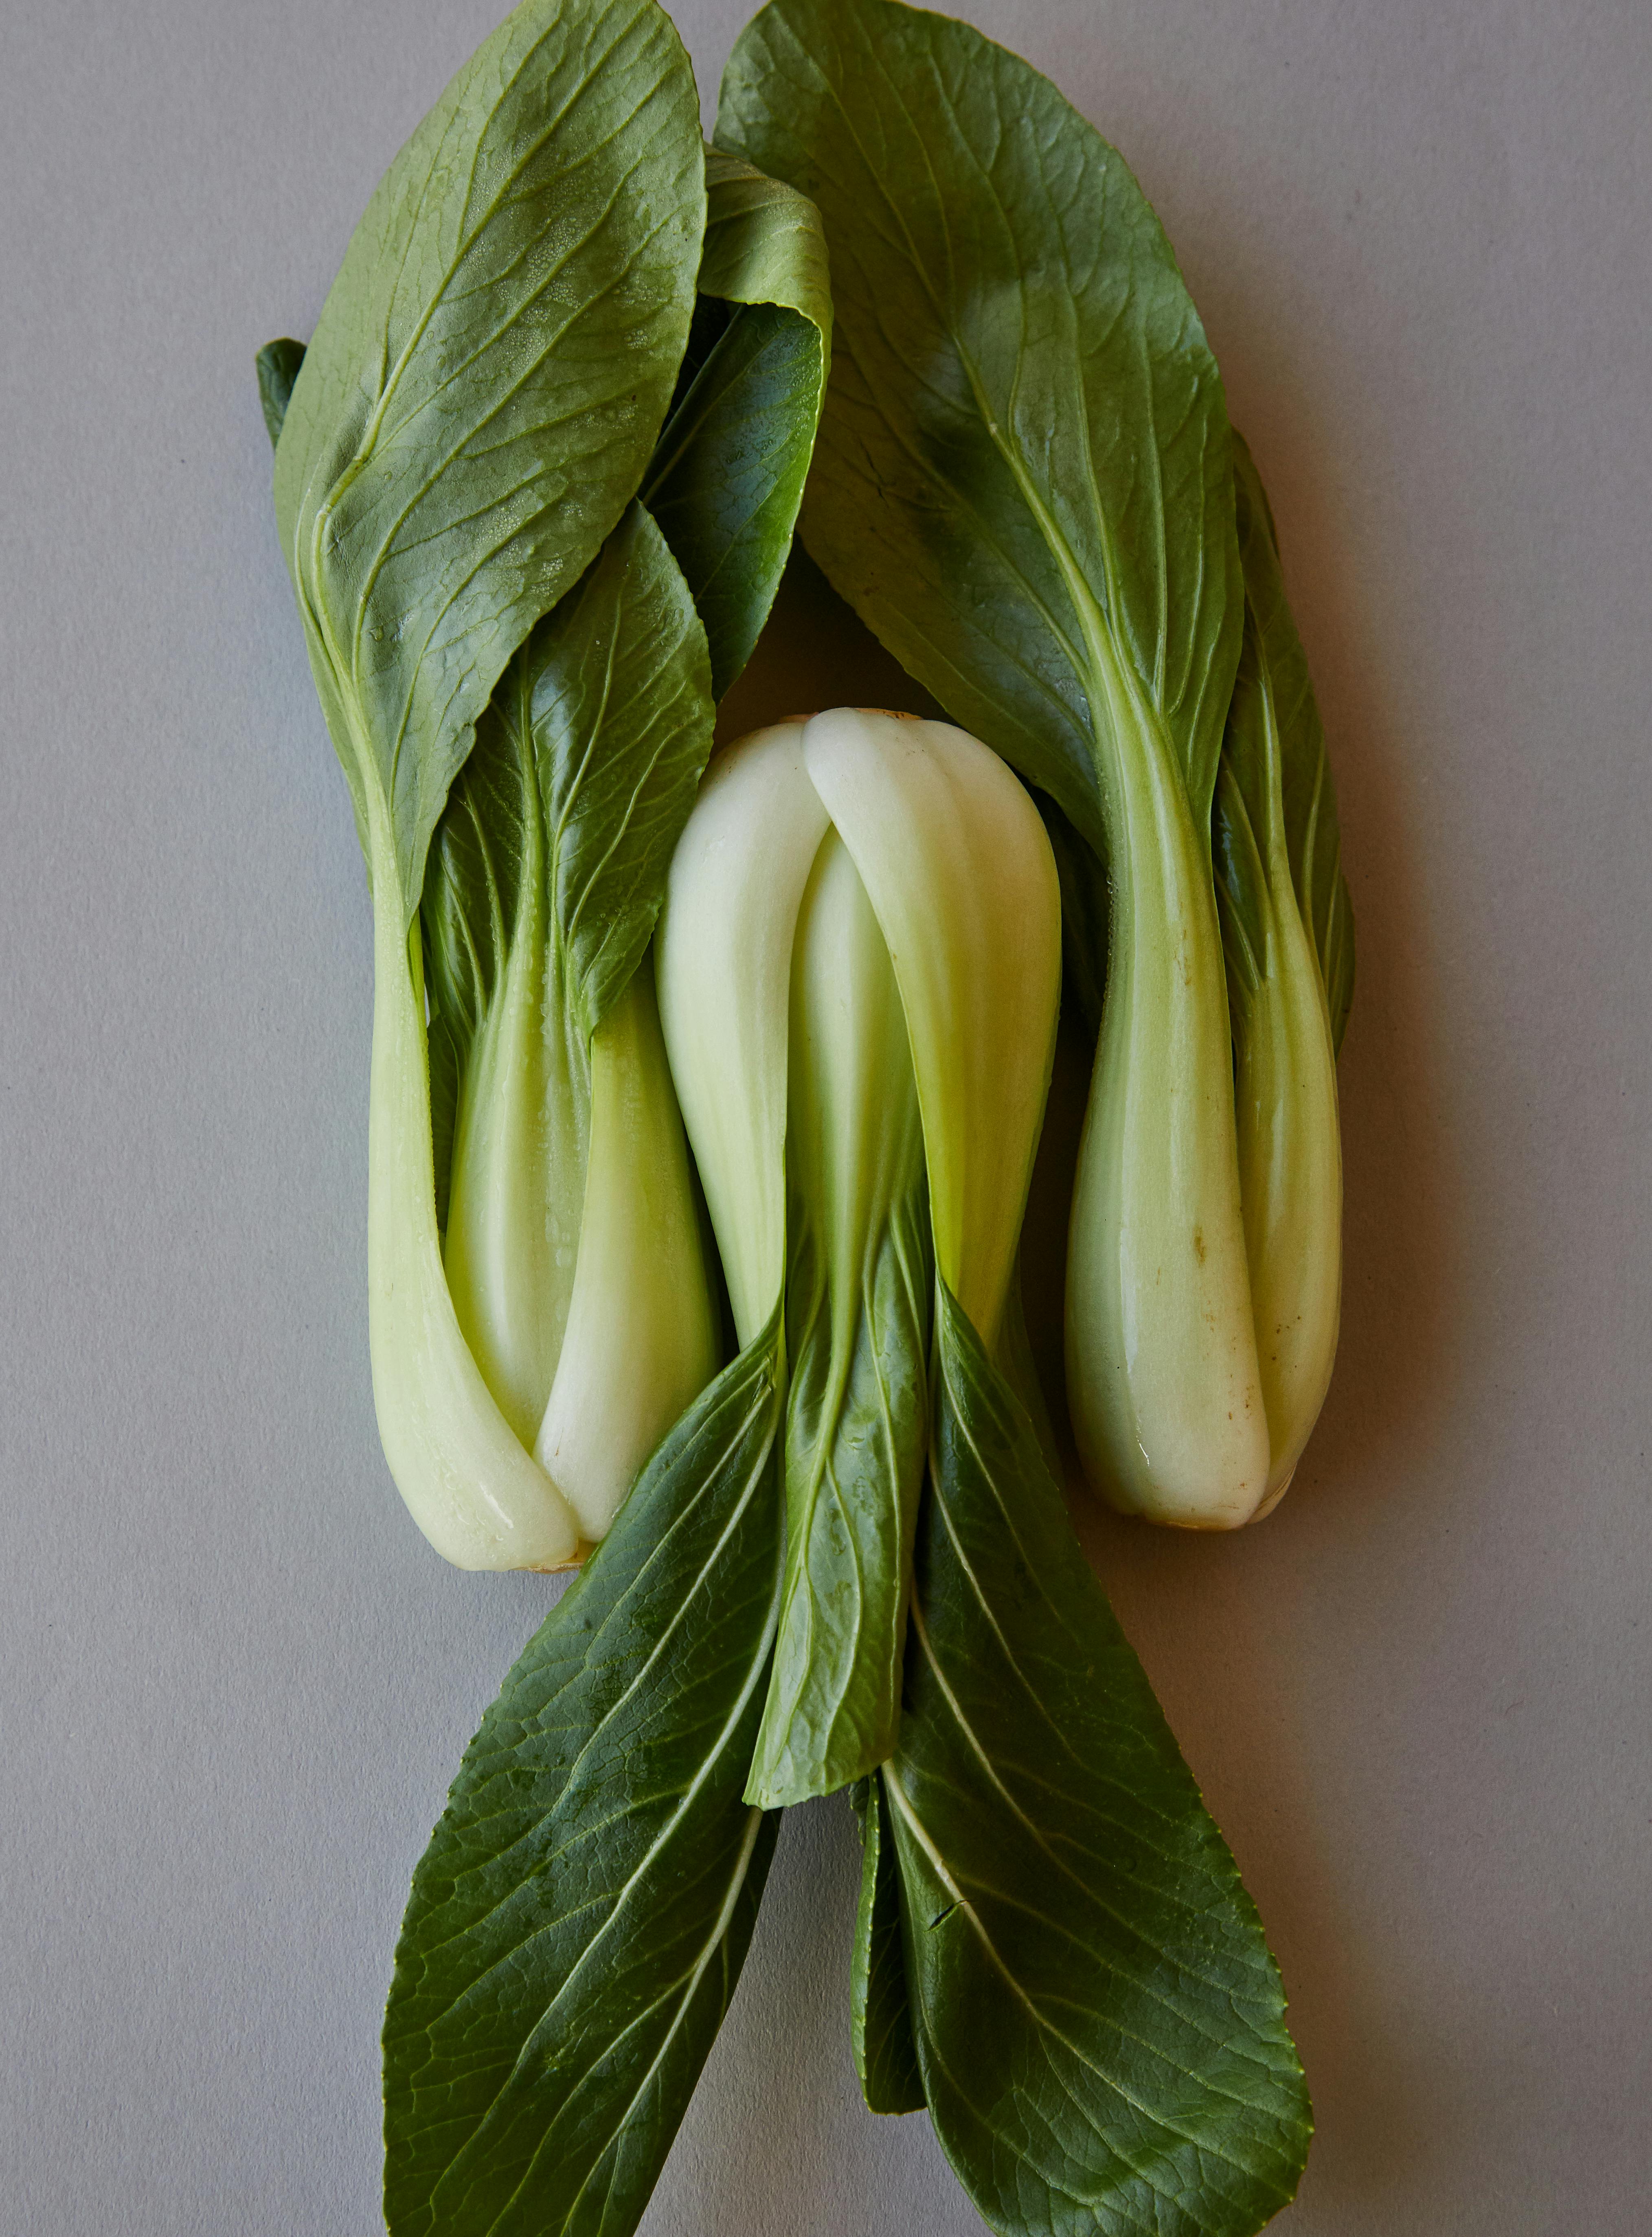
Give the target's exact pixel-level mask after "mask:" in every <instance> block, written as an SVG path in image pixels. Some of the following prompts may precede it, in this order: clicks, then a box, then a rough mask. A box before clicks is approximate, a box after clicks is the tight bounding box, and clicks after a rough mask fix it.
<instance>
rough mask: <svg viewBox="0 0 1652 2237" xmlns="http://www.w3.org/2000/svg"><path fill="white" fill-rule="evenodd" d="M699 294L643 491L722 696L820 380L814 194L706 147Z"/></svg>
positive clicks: (751, 634)
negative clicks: (700, 625)
mask: <svg viewBox="0 0 1652 2237" xmlns="http://www.w3.org/2000/svg"><path fill="white" fill-rule="evenodd" d="M705 165H706V186H707V190H708V197H709V200H708V208H707V214H706V229H705V246H704V254H703V255H702V258H701V263H700V274H699V288H700V296H701V300H700V304H699V306H698V308H697V312H696V315H695V324H694V331H693V334H692V336H691V340H690V344H689V348H688V352H687V354H686V356H685V358H684V365H683V369H682V372H681V373H680V375H679V377H678V381H677V394H676V397H675V399H674V400H673V404H672V408H671V416H670V418H669V419H668V420H667V421H666V424H665V426H664V431H663V432H662V433H661V436H660V439H659V444H658V446H657V450H656V452H655V457H654V460H653V463H652V465H651V468H650V471H649V477H648V480H647V483H646V484H645V485H644V496H645V498H646V499H647V502H648V505H649V508H650V510H651V511H652V512H653V514H654V516H655V518H657V520H658V522H659V524H660V526H661V527H662V529H664V532H665V536H666V539H667V541H668V542H669V543H670V544H671V549H672V551H674V552H675V553H676V555H677V561H678V564H680V565H681V567H682V569H683V572H684V575H685V576H686V577H687V578H688V581H689V584H690V585H691V588H692V590H693V592H694V596H695V599H696V602H697V604H698V606H699V609H700V613H701V616H702V618H703V619H704V623H705V629H706V636H707V637H708V639H709V641H710V648H711V672H712V678H713V685H714V689H715V690H716V692H717V696H718V698H721V697H722V696H723V695H724V692H725V691H726V690H728V688H729V686H730V684H731V683H733V681H734V679H735V677H736V676H738V675H739V673H740V671H741V670H742V669H743V667H744V666H745V664H746V662H747V660H748V659H749V658H750V654H751V649H752V647H753V645H755V644H756V643H757V637H758V634H759V632H760V631H761V630H762V628H763V623H764V622H765V621H766V620H767V618H768V615H769V609H770V606H771V605H772V604H773V603H774V597H775V592H776V590H777V589H778V588H779V586H780V577H781V574H782V571H783V569H784V567H785V564H786V555H787V554H788V552H789V551H790V549H791V539H792V531H793V530H794V528H795V526H796V519H797V507H798V505H799V503H800V502H801V500H802V498H803V483H804V480H805V478H806V477H807V475H808V472H809V458H810V455H811V453H812V452H813V449H814V444H815V431H816V426H817V425H818V423H819V419H820V412H821V406H822V403H823V399H824V396H825V390H826V371H827V364H828V360H829V352H830V337H831V296H830V294H829V289H828V286H827V277H826V248H825V242H824V241H823V237H822V234H821V229H820V220H819V217H818V215H817V214H816V211H815V209H814V208H813V207H812V205H811V204H810V203H809V202H807V201H805V200H804V199H803V196H802V195H798V194H795V193H794V192H793V191H792V189H791V188H790V187H786V186H783V185H781V184H780V183H779V182H778V181H776V180H774V179H768V178H765V177H764V176H763V174H762V173H761V172H759V171H756V170H754V169H753V168H752V167H751V166H750V164H749V163H744V162H741V161H740V160H739V159H738V158H737V157H736V156H732V155H724V154H723V153H722V152H721V151H720V150H719V149H717V148H707V149H706V151H705Z"/></svg>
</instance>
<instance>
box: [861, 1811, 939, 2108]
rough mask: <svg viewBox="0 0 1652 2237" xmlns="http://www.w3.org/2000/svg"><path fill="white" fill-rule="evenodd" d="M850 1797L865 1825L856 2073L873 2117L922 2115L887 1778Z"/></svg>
mask: <svg viewBox="0 0 1652 2237" xmlns="http://www.w3.org/2000/svg"><path fill="white" fill-rule="evenodd" d="M849 1800H850V1801H851V1802H852V1803H853V1804H854V1805H855V1814H856V1817H857V1818H859V1819H860V1823H861V1894H860V1901H859V1903H858V1904H857V1905H856V1912H855V1957H854V1968H853V1971H852V1973H851V1976H850V1980H849V2023H850V2027H851V2029H852V2032H853V2037H854V2044H855V2071H856V2074H858V2075H859V2076H860V2078H861V2094H862V2096H863V2097H864V2098H865V2100H866V2102H867V2105H868V2107H869V2109H870V2110H871V2111H872V2112H874V2113H918V2112H922V2109H923V2077H922V2075H921V2074H920V2073H919V2072H918V2053H917V2046H916V2045H915V2042H913V2040H912V2015H911V2012H910V2010H909V2009H908V2005H907V1997H906V1963H905V1960H904V1959H903V1957H902V1955H901V1889H900V1879H899V1876H898V1874H897V1872H896V1870H895V1847H894V1844H893V1843H892V1842H891V1840H890V1838H889V1821H888V1816H887V1810H888V1805H887V1804H886V1803H885V1802H884V1799H883V1782H882V1777H881V1776H880V1774H878V1773H877V1772H874V1773H873V1774H872V1776H871V1777H870V1778H862V1779H857V1780H856V1783H855V1785H853V1786H851V1787H850V1789H849Z"/></svg>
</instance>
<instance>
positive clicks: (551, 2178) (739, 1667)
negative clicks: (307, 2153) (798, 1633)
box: [384, 1316, 780, 2237]
mask: <svg viewBox="0 0 1652 2237" xmlns="http://www.w3.org/2000/svg"><path fill="white" fill-rule="evenodd" d="M779 1375H780V1360H779V1328H778V1319H777V1316H776V1321H774V1322H772V1323H770V1327H769V1328H768V1329H767V1330H765V1331H764V1333H763V1336H762V1337H761V1339H760V1340H759V1341H758V1342H757V1343H754V1344H752V1345H751V1346H750V1347H749V1348H748V1349H747V1350H746V1351H744V1352H743V1354H742V1355H741V1356H740V1357H739V1358H738V1359H737V1360H736V1361H735V1363H733V1365H732V1366H730V1368H728V1369H725V1370H724V1374H723V1375H722V1376H719V1378H718V1379H717V1382H715V1383H713V1384H712V1386H711V1388H710V1389H709V1390H707V1391H706V1392H705V1393H704V1395H703V1396H701V1398H700V1399H699V1400H698V1401H697V1402H696V1404H695V1405H694V1406H693V1407H692V1408H691V1409H690V1411H689V1412H688V1413H687V1414H686V1415H684V1418H683V1420H682V1421H681V1422H679V1423H678V1425H677V1428H676V1429H674V1430H673V1431H672V1432H671V1435H670V1436H669V1437H668V1438H667V1439H666V1441H665V1442H664V1444H663V1445H662V1446H661V1447H660V1449H659V1450H658V1452H657V1454H656V1455H655V1456H654V1458H653V1460H652V1461H651V1462H650V1463H649V1466H648V1468H647V1469H646V1470H645V1471H644V1474H643V1475H642V1477H641V1478H640V1479H639V1481H638V1484H637V1487H636V1488H635V1489H634V1490H633V1492H632V1493H631V1497H630V1498H629V1499H628V1500H627V1501H626V1502H625V1504H624V1507H623V1508H621V1509H620V1512H619V1514H618V1518H617V1520H616V1521H615V1524H614V1527H613V1528H612V1530H611V1532H610V1534H609V1535H608V1536H607V1537H606V1538H605V1540H604V1541H603V1543H602V1544H601V1546H599V1547H598V1549H597V1551H596V1553H595V1554H593V1555H592V1556H591V1560H590V1561H589V1563H588V1564H587V1566H586V1567H585V1570H584V1572H583V1573H582V1574H581V1575H580V1576H579V1577H578V1579H577V1580H576V1581H575V1582H574V1584H573V1585H572V1587H570V1589H569V1590H568V1592H567V1593H566V1594H565V1596H564V1598H563V1599H562V1600H560V1601H559V1602H558V1605H557V1606H556V1607H554V1608H553V1609H552V1612H551V1613H550V1614H549V1616H547V1617H546V1619H545V1623H544V1624H543V1625H542V1626H541V1627H540V1629H539V1633H537V1634H536V1636H535V1637H534V1639H533V1640H532V1642H531V1643H530V1645H529V1646H528V1647H527V1649H526V1650H525V1653H523V1655H522V1657H521V1659H520V1660H519V1662H518V1663H517V1665H516V1666H515V1668H514V1669H513V1670H512V1673H511V1674H510V1676H509V1677H508V1678H507V1679H506V1682H505V1686H504V1689H503V1691H502V1692H501V1693H500V1695H499V1699H498V1701H497V1702H496V1703H495V1704H494V1706H492V1708H491V1709H490V1710H489V1711H488V1712H487V1715H486V1718H485V1719H483V1723H482V1727H481V1730H480V1731H479V1732H478V1734H477V1736H476V1738H475V1739H474V1740H473V1741H472V1744H471V1746H470V1748H469V1749H468V1751H467V1752H466V1757H465V1761H464V1764H463V1765H462V1767H461V1769H460V1771H459V1777H458V1778H457V1779H456V1780H455V1781H454V1785H453V1793H452V1796H451V1798H450V1799H449V1803H448V1806H447V1810H446V1814H445V1816H444V1817H443V1818H442V1820H441V1823H440V1825H439V1826H438V1827H437V1829H436V1831H435V1833H434V1834H433V1837H432V1839H431V1844H430V1846H429V1848H428V1850H427V1851H426V1853H425V1856H424V1858H423V1859H422V1860H421V1862H420V1865H419V1869H418V1871H417V1872H416V1873H415V1875H414V1877H413V1895H412V1898H411V1900H410V1902H409V1904H408V1906H407V1914H406V1919H405V1921H404V1923H403V1926H402V1932H401V1940H400V1944H399V1946H398V1949H397V1952H396V1970H395V1978H394V1981H393V1985H392V1988H391V1992H390V2001H389V2005H388V2008H387V2012H386V2016H385V2035H384V2049H385V2144H386V2172H385V2216H386V2220H387V2223H388V2226H389V2228H390V2231H391V2237H483V2234H484V2233H486V2237H545V2233H546V2232H549V2231H552V2230H555V2231H557V2232H558V2233H561V2237H575V2233H591V2237H596V2233H598V2232H600V2233H601V2237H627V2233H629V2232H631V2230H634V2229H635V2228H636V2227H637V2224H638V2220H639V2219H640V2217H641V2215H642V2213H643V2209H644V2206H645V2204H646V2202H647V2200H648V2195H649V2193H650V2191H651V2188H652V2187H653V2184H654V2182H655V2181H656V2179H657V2175H658V2174H659V2170H660V2168H661V2167H662V2165H663V2164H664V2159H665V2155H666V2152H667V2151H668V2149H669V2148H670V2146H671V2138H672V2136H673V2135H674V2134H675V2133H676V2130H677V2124H678V2123H679V2122H680V2121H681V2119H682V2116H683V2113H684V2108H686V2106H687V2103H688V2101H689V2098H690V2096H691V2094H692V2091H693V2089H694V2084H695V2082H696V2081H697V2078H698V2075H699V2071H700V2068H701V2066H702V2064H703V2063H704V2059H705V2056H706V2053H707V2051H708V2050H709V2049H710V2045H711V2042H712V2039H713V2037H714V2036H715V2035H716V2032H717V2027H718V2025H719V2023H721V2020H722V2017H723V2014H724V2010H725V2009H727V2006H728V2003H729V1999H730V1996H731V1995H732V1994H733V1991H734V1986H735V1983H736V1981H737V1978H738V1976H739V1971H740V1966H741V1963H742V1960H743V1957H744V1954H745V1950H746V1945H747V1943H748V1942H749V1940H750V1933H751V1927H752V1924H753V1921H754V1919H755V1917H756V1913H757V1902H758V1897H759V1895H760V1893H761V1890H762V1885H763V1876H764V1873H765V1871H766V1870H767V1867H768V1861H769V1856H770V1849H771V1847H772V1844H773V1837H774V1830H775V1820H774V1819H773V1818H770V1817H765V1816H764V1814H763V1812H762V1811H757V1810H753V1809H751V1808H750V1807H749V1806H748V1805H746V1804H744V1803H743V1801H742V1799H741V1788H742V1786H743V1783H744V1779H745V1772H746V1765H747V1764H748V1762H749V1761H750V1752H751V1744H752V1739H753V1738H754V1736H755V1733H756V1729H757V1713H758V1709H759V1706H760V1704H761V1701H762V1696H763V1681H764V1679H765V1677H766V1674H767V1669H768V1662H769V1655H770V1647H771V1645H772V1641H773V1638H774V1625H775V1614H776V1607H777V1604H778V1593H779V1583H780V1544H779V1530H778V1486H777V1483H776V1433H777V1429H778V1426H779V1419H780V1395H779Z"/></svg>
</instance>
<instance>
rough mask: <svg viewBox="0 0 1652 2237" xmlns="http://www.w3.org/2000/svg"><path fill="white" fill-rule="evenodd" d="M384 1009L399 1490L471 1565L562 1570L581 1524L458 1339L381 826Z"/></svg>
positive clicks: (372, 1122) (375, 1317) (407, 966)
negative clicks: (501, 1408) (444, 1257)
mask: <svg viewBox="0 0 1652 2237" xmlns="http://www.w3.org/2000/svg"><path fill="white" fill-rule="evenodd" d="M372 821H373V828H372V830H371V834H370V838H371V844H372V849H373V854H372V861H373V1071H372V1088H371V1099H370V1107H369V1115H368V1130H367V1285H368V1340H369V1347H370V1349H371V1352H372V1357H373V1402H374V1404H375V1405H376V1407H377V1409H378V1415H379V1433H380V1437H381V1438H382V1440H383V1442H384V1451H385V1458H386V1460H387V1462H389V1464H390V1473H391V1475H393V1477H394V1479H395V1481H396V1487H397V1488H398V1490H399V1491H400V1493H401V1495H402V1497H403V1499H405V1500H406V1502H407V1507H408V1509H409V1511H410V1512H411V1514H412V1515H413V1520H414V1521H415V1522H417V1523H418V1525H419V1527H420V1529H421V1530H422V1531H423V1532H424V1534H425V1535H426V1538H428V1539H429V1541H430V1542H431V1544H432V1545H433V1547H435V1548H436V1551H437V1552H438V1553H439V1554H442V1555H443V1556H444V1557H445V1558H446V1560H447V1561H452V1562H453V1563H454V1564H455V1565H456V1566H457V1567H459V1568H461V1569H554V1568H559V1567H563V1566H564V1565H565V1563H566V1562H567V1561H569V1560H570V1559H571V1558H572V1555H573V1554H574V1552H575V1549H576V1547H577V1544H578V1524H577V1523H576V1521H575V1520H574V1516H573V1514H572V1510H571V1509H570V1508H569V1507H568V1505H567V1504H566V1502H565V1501H564V1500H563V1499H562V1497H561V1495H559V1494H558V1491H557V1488H556V1487H555V1485H554V1484H552V1481H551V1480H550V1479H549V1477H548V1476H547V1475H545V1471H544V1469H543V1468H540V1467H539V1465H538V1463H537V1462H535V1461H534V1460H533V1458H532V1455H531V1454H529V1453H528V1452H527V1451H526V1450H525V1448H524V1447H523V1445H522V1443H521V1442H520V1440H519V1438H518V1437H517V1435H515V1433H514V1431H513V1430H512V1428H511V1425H510V1423H509V1422H507V1421H506V1418H505V1416H504V1415H503V1414H502V1413H501V1412H500V1411H499V1407H498V1405H497V1404H496V1403H495V1402H494V1399H493V1396H492V1393H491V1392H490V1390H489V1389H488V1387H487V1385H486V1382H484V1380H483V1378H482V1376H481V1373H480V1370H479V1369H478V1367H477V1364H476V1362H475V1360H474V1358H473V1357H472V1355H471V1350H470V1347H469V1345H468V1344H467V1343H466V1341H465V1337H464V1336H463V1334H462V1333H461V1331H460V1329H459V1321H458V1317H457V1316H456V1315H455V1313H454V1310H453V1299H452V1297H451V1296H450V1294H449V1292H448V1287H447V1277H446V1272H445V1271H444V1269H443V1265H442V1254H441V1241H440V1237H439V1234H438V1231H437V1227H436V1196H435V1186H434V1182H433V1177H432V1174H433V1169H432V1158H431V1137H430V1088H429V1078H428V1072H427V1055H426V1038H425V1005H424V985H423V972H422V967H421V965H420V952H419V946H418V939H417V934H416V933H415V934H414V936H413V938H412V939H411V940H410V939H409V936H408V932H407V927H406V924H405V922H404V921H403V919H402V914H401V906H400V888H399V886H398V881H397V878H396V873H395V863H394V855H393V848H392V842H391V840H390V836H389V833H388V831H387V829H386V828H383V824H384V819H383V815H382V813H381V812H379V813H375V814H374V815H373V818H372Z"/></svg>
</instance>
